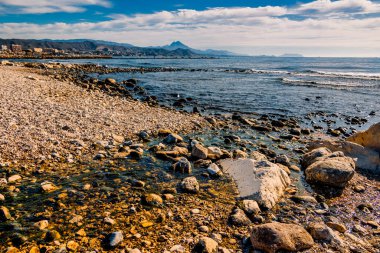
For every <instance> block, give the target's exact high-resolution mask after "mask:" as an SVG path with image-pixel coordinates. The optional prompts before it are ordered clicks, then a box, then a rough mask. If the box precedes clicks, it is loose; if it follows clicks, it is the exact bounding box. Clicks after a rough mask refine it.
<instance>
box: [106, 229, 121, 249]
mask: <svg viewBox="0 0 380 253" xmlns="http://www.w3.org/2000/svg"><path fill="white" fill-rule="evenodd" d="M123 240H124V236H123V232H122V231H116V232H113V233H111V234H110V235H109V236H108V246H109V247H111V248H114V247H116V246H117V245H119V244H120V243H121V242H122V241H123Z"/></svg>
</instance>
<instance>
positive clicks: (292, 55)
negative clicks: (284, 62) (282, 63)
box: [279, 54, 303, 57]
mask: <svg viewBox="0 0 380 253" xmlns="http://www.w3.org/2000/svg"><path fill="white" fill-rule="evenodd" d="M279 57H303V55H302V54H283V55H280V56H279Z"/></svg>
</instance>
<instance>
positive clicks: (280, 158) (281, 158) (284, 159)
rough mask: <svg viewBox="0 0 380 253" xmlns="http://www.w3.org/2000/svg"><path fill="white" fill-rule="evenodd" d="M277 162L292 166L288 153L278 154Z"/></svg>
mask: <svg viewBox="0 0 380 253" xmlns="http://www.w3.org/2000/svg"><path fill="white" fill-rule="evenodd" d="M275 163H280V164H282V165H285V166H287V167H289V166H290V160H289V158H288V157H287V156H286V155H278V156H277V157H276V158H275Z"/></svg>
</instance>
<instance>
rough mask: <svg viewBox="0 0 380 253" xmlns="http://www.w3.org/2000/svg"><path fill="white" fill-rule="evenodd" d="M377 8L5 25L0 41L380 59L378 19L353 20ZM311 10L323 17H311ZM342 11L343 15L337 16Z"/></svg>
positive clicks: (320, 5) (338, 4)
mask: <svg viewBox="0 0 380 253" xmlns="http://www.w3.org/2000/svg"><path fill="white" fill-rule="evenodd" d="M0 1H1V0H0ZM354 6H356V7H355V8H354ZM357 6H359V7H360V6H361V7H360V8H359V7H357ZM378 8H379V4H377V3H375V2H370V1H366V0H341V1H335V2H330V1H322V0H317V1H314V2H311V3H309V4H300V5H298V6H295V7H293V8H285V7H280V6H267V7H258V8H248V7H247V8H212V9H207V10H203V11H196V10H178V11H173V12H169V11H161V12H157V13H151V14H136V15H120V14H119V15H112V16H110V17H109V18H110V20H108V21H102V22H79V23H73V24H68V23H53V24H46V25H38V24H32V23H2V24H0V37H8V38H10V37H16V38H36V39H38V38H55V39H71V38H89V39H103V40H112V41H118V42H128V43H132V44H136V45H141V46H151V45H161V44H166V43H169V42H170V41H172V40H183V41H184V42H186V43H189V44H190V45H191V46H193V47H198V48H217V49H230V50H234V51H236V52H239V53H250V54H264V53H265V54H281V53H286V52H292V53H303V54H306V55H314V56H315V55H330V56H331V55H336V56H349V55H351V56H380V43H379V40H380V39H379V38H380V26H379V25H378V24H380V17H378V15H372V16H365V17H362V18H360V19H359V18H355V15H356V14H363V13H379V12H380V11H379V9H378ZM311 10H313V12H318V13H319V14H318V15H309V16H307V15H306V14H307V13H308V12H310V11H311ZM339 12H344V13H345V15H338V16H334V15H333V14H334V13H335V14H337V13H339ZM294 13H299V14H300V13H302V14H305V15H304V17H305V16H307V17H308V18H304V19H290V17H289V16H288V15H287V14H294Z"/></svg>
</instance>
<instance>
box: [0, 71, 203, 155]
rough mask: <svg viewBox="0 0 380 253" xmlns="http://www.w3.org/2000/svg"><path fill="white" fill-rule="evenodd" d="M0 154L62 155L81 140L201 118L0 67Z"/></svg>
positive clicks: (177, 127)
mask: <svg viewBox="0 0 380 253" xmlns="http://www.w3.org/2000/svg"><path fill="white" fill-rule="evenodd" d="M0 116H1V120H0V159H2V160H3V161H4V160H10V159H12V160H13V159H14V160H19V161H22V160H29V159H34V158H38V157H41V156H44V157H49V155H51V154H52V153H58V154H59V155H60V156H67V155H68V154H69V153H70V152H72V150H71V151H70V149H71V148H72V146H73V145H71V144H70V143H72V141H73V140H79V141H80V142H84V143H85V144H86V145H90V144H93V143H95V142H96V141H98V140H106V141H108V140H110V139H112V135H121V136H125V137H126V136H132V135H133V134H136V133H138V132H140V131H141V130H148V131H150V130H158V129H159V128H169V129H171V130H173V131H178V132H181V131H189V130H192V129H194V128H195V127H196V126H197V125H199V124H202V123H203V120H202V118H201V117H198V116H195V115H187V114H183V113H179V112H175V111H172V110H166V109H162V108H155V107H150V106H148V105H146V104H143V103H140V102H135V101H128V100H126V99H123V98H120V97H111V96H109V95H107V94H105V93H102V92H94V91H91V92H90V91H85V90H83V89H82V88H80V87H78V86H76V85H74V84H70V83H64V82H59V81H56V80H54V79H51V78H49V77H47V76H41V75H38V74H36V73H32V72H31V70H28V69H26V68H21V67H13V66H0Z"/></svg>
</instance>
